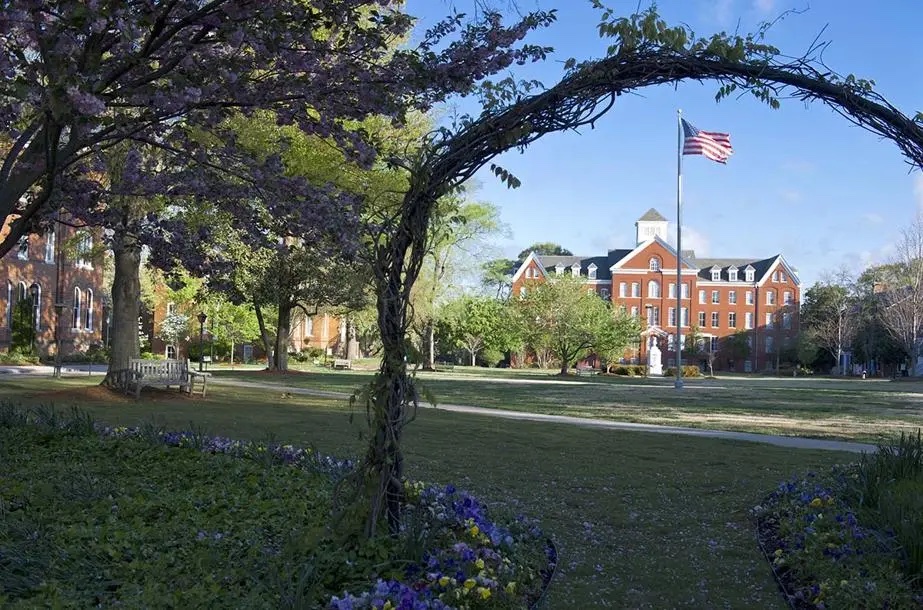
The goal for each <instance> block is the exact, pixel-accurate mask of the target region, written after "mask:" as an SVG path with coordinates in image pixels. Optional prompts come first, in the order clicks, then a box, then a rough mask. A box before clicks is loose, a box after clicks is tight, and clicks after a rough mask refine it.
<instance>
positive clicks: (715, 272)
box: [711, 269, 721, 282]
mask: <svg viewBox="0 0 923 610" xmlns="http://www.w3.org/2000/svg"><path fill="white" fill-rule="evenodd" d="M711 281H713V282H720V281H721V269H712V270H711Z"/></svg>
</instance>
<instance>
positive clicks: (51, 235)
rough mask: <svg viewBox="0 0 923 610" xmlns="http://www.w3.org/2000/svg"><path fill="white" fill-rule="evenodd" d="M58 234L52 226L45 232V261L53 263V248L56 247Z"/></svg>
mask: <svg viewBox="0 0 923 610" xmlns="http://www.w3.org/2000/svg"><path fill="white" fill-rule="evenodd" d="M57 242H58V236H57V234H56V233H55V230H54V227H52V228H51V229H49V230H48V231H46V232H45V262H46V263H53V262H54V255H55V249H56V247H57Z"/></svg>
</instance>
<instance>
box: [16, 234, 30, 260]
mask: <svg viewBox="0 0 923 610" xmlns="http://www.w3.org/2000/svg"><path fill="white" fill-rule="evenodd" d="M16 258H18V259H19V260H22V261H25V260H29V236H28V235H23V236H22V237H20V238H19V249H18V250H17V251H16Z"/></svg>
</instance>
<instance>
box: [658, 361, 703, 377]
mask: <svg viewBox="0 0 923 610" xmlns="http://www.w3.org/2000/svg"><path fill="white" fill-rule="evenodd" d="M674 375H676V367H674V366H671V367H667V368H665V369H664V370H663V376H664V377H673V376H674ZM701 375H702V371H701V370H700V369H699V367H697V366H695V365H690V364H684V365H683V377H701Z"/></svg>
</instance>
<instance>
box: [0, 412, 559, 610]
mask: <svg viewBox="0 0 923 610" xmlns="http://www.w3.org/2000/svg"><path fill="white" fill-rule="evenodd" d="M172 447H182V448H189V449H195V450H198V452H196V451H176V450H175V449H172ZM240 458H243V459H240ZM0 462H2V463H4V472H3V476H2V477H0V517H3V518H2V519H0V606H3V607H7V606H9V607H12V608H28V607H36V606H51V605H56V604H57V605H63V606H76V607H90V606H100V605H102V606H109V605H124V606H128V607H162V606H173V607H201V606H203V605H209V606H214V607H235V608H249V607H279V606H295V607H315V608H319V607H328V608H336V609H340V608H376V609H378V610H380V609H382V608H391V609H398V608H409V609H416V608H459V609H461V608H472V609H474V608H522V607H526V606H528V605H530V604H531V603H532V602H533V601H534V600H536V599H537V598H538V597H539V596H540V595H541V593H542V591H543V589H544V587H545V586H546V584H547V581H548V579H549V577H550V569H552V568H553V564H554V561H555V557H554V553H553V551H549V550H548V547H547V546H546V544H545V541H544V539H543V538H542V536H541V532H540V531H539V530H538V528H537V527H536V526H535V524H534V523H532V522H530V521H529V520H527V519H525V518H524V517H519V518H516V519H511V520H510V522H509V524H505V523H500V522H498V521H495V520H493V519H492V518H491V517H489V516H488V512H487V510H486V508H485V506H484V505H483V504H482V503H480V502H479V501H478V500H477V499H476V498H474V497H472V496H470V495H469V494H467V493H464V492H460V491H458V490H456V489H454V488H453V487H451V486H447V487H440V488H436V487H431V486H425V485H423V484H421V483H407V484H406V492H407V498H408V507H407V514H406V519H405V527H404V531H403V532H402V533H401V535H400V536H398V537H395V538H384V539H376V540H372V541H366V542H361V543H356V544H345V545H344V544H343V542H342V541H341V540H337V539H335V538H334V537H333V536H332V534H331V533H330V529H329V528H328V525H329V522H330V521H329V519H330V514H331V506H332V497H333V494H334V489H335V486H336V483H337V482H338V481H340V480H342V479H343V477H345V476H347V475H349V474H350V473H352V472H353V471H354V469H355V463H354V462H353V461H350V460H336V459H333V458H329V457H326V456H321V455H319V454H317V453H316V452H314V451H311V450H307V449H301V448H297V447H292V446H290V445H267V444H263V443H252V442H245V441H237V440H233V439H227V438H223V437H213V436H208V435H205V434H201V433H199V432H195V431H193V432H178V433H174V432H165V431H162V430H158V429H156V428H154V427H150V426H148V427H142V428H125V427H105V426H96V425H94V424H93V422H91V421H90V420H89V418H87V417H86V416H85V415H80V414H79V413H74V414H72V415H70V416H67V417H62V416H61V415H60V414H59V413H56V412H54V411H53V410H47V409H38V410H33V411H29V412H27V411H24V410H22V409H18V408H15V407H12V406H11V405H9V404H4V403H2V402H0ZM281 464H286V465H289V466H293V467H294V468H283V467H280V465H281Z"/></svg>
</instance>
